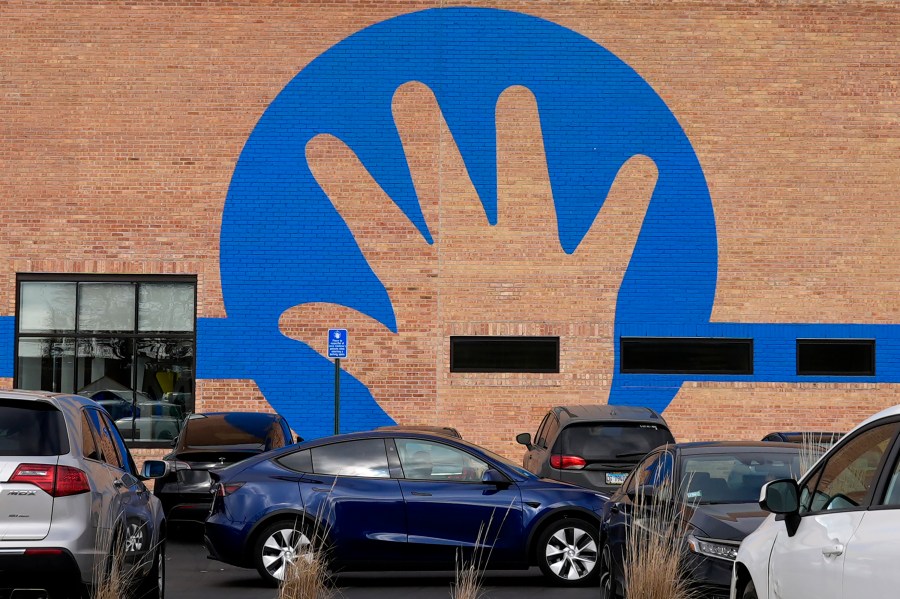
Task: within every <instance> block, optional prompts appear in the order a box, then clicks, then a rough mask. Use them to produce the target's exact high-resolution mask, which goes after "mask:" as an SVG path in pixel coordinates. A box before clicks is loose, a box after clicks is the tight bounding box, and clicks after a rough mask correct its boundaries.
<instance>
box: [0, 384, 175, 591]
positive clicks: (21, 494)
mask: <svg viewBox="0 0 900 599" xmlns="http://www.w3.org/2000/svg"><path fill="white" fill-rule="evenodd" d="M112 568H117V569H118V571H119V574H120V578H119V579H120V580H128V581H130V582H131V583H132V584H133V587H134V588H132V589H117V590H118V593H117V594H119V593H121V594H122V595H125V594H133V593H128V591H135V592H136V594H137V596H139V597H142V598H143V597H154V598H156V599H161V598H162V597H163V595H164V588H165V521H164V519H163V510H162V506H161V505H160V503H159V500H157V498H156V497H154V496H153V494H152V493H151V492H150V491H149V490H148V489H147V487H146V486H144V483H143V482H142V479H141V477H140V476H139V475H138V473H137V471H136V469H135V466H134V461H133V460H132V458H131V454H130V453H129V452H128V449H127V448H126V447H125V443H124V442H123V441H122V437H121V436H120V435H119V432H118V430H116V427H115V425H114V424H113V422H112V419H111V418H110V417H109V414H108V413H107V412H106V410H104V409H103V408H102V407H100V405H98V404H97V403H96V402H94V401H92V400H90V399H87V398H85V397H80V396H77V395H60V394H52V393H44V392H40V391H0V597H11V598H12V599H16V597H18V596H23V597H31V598H35V597H50V598H51V599H54V598H56V597H81V596H83V595H84V594H85V593H86V591H89V590H91V587H92V585H93V584H94V582H95V581H104V580H106V581H108V580H110V579H111V578H114V577H111V576H110V574H111V570H112Z"/></svg>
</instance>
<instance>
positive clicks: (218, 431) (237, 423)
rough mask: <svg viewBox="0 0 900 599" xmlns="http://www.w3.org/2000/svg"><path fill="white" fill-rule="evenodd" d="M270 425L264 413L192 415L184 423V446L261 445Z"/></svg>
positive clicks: (270, 419) (269, 418)
mask: <svg viewBox="0 0 900 599" xmlns="http://www.w3.org/2000/svg"><path fill="white" fill-rule="evenodd" d="M274 424H275V421H274V419H273V417H272V416H270V415H268V414H214V415H208V416H207V415H197V416H192V417H190V418H188V420H187V423H186V424H185V428H184V435H185V438H184V445H185V446H187V447H205V446H210V445H253V446H260V445H265V444H266V438H267V437H268V436H269V433H270V429H271V428H272V426H273V425H274Z"/></svg>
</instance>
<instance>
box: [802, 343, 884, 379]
mask: <svg viewBox="0 0 900 599" xmlns="http://www.w3.org/2000/svg"><path fill="white" fill-rule="evenodd" d="M812 345H859V346H864V347H867V348H869V349H870V350H871V353H870V358H871V359H870V363H869V366H870V367H869V368H868V370H866V371H865V372H859V371H852V370H801V369H800V351H801V349H800V348H801V347H803V346H812ZM875 346H876V344H875V339H855V338H841V339H816V338H800V339H797V353H796V365H797V376H859V377H866V376H875V367H876V357H875V356H876V353H875V350H876V347H875Z"/></svg>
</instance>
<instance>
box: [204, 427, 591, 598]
mask: <svg viewBox="0 0 900 599" xmlns="http://www.w3.org/2000/svg"><path fill="white" fill-rule="evenodd" d="M212 475H213V478H214V479H215V486H214V492H215V499H214V501H213V505H212V508H211V511H210V514H209V517H208V518H207V520H206V525H205V543H206V547H207V549H208V550H209V553H210V557H212V558H213V559H217V560H220V561H223V562H226V563H229V564H232V565H235V566H239V567H244V568H256V569H257V570H258V571H259V574H260V576H262V578H263V579H264V580H266V581H267V582H269V583H270V584H272V585H277V584H278V583H279V582H280V581H281V580H282V579H283V578H284V575H285V568H286V566H288V564H289V563H290V561H291V560H292V559H298V558H301V557H302V556H303V555H305V554H306V552H308V551H309V550H310V547H311V546H313V545H312V544H313V543H315V542H317V540H318V539H323V541H322V546H321V548H322V549H323V551H324V554H325V555H327V556H328V560H329V567H330V568H331V570H332V571H358V570H453V569H454V567H455V564H456V563H457V560H458V559H459V558H462V559H464V560H470V562H471V560H478V563H477V566H478V567H479V568H492V569H494V568H500V569H525V568H528V567H530V566H532V565H538V566H539V567H540V568H541V570H542V572H543V573H544V574H545V575H546V576H547V577H548V578H550V579H551V580H552V581H554V582H556V583H558V584H560V585H578V584H586V583H588V582H590V581H592V580H594V579H595V577H596V575H597V561H598V541H599V532H598V530H599V523H600V515H601V513H602V511H603V506H604V504H605V503H606V497H605V496H603V495H601V494H599V493H597V492H595V491H591V490H588V489H584V488H581V487H577V486H574V485H571V484H568V483H562V482H558V481H551V480H547V479H540V478H538V477H536V476H534V475H533V474H531V473H530V472H528V471H526V470H524V469H522V468H521V467H519V466H516V465H515V464H513V463H512V462H509V461H508V460H506V459H505V458H503V457H501V456H499V455H496V454H494V453H491V452H489V451H487V450H485V449H483V448H481V447H478V446H476V445H473V444H471V443H467V442H466V441H463V440H461V439H454V438H451V437H447V436H445V435H436V434H429V433H424V432H414V431H409V432H405V431H399V430H390V431H371V432H366V433H354V434H348V435H338V436H334V437H327V438H323V439H317V440H315V441H310V442H307V443H303V444H300V445H291V446H289V447H285V448H282V449H277V450H274V451H270V452H267V453H264V454H260V455H258V456H255V457H252V458H249V459H247V460H244V461H242V462H239V463H237V464H234V465H232V466H229V467H227V468H223V469H222V470H219V471H218V472H213V473H212Z"/></svg>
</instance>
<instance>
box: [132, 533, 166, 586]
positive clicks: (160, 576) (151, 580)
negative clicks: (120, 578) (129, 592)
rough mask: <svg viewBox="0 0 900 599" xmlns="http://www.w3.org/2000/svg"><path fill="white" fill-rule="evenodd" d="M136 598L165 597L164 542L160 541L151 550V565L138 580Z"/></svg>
mask: <svg viewBox="0 0 900 599" xmlns="http://www.w3.org/2000/svg"><path fill="white" fill-rule="evenodd" d="M136 597H137V599H165V597H166V542H165V541H160V543H159V545H158V546H157V547H156V551H154V552H153V566H151V568H150V572H148V573H147V575H146V576H145V577H144V579H143V580H142V581H141V582H140V584H139V585H138V589H137V595H136Z"/></svg>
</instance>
